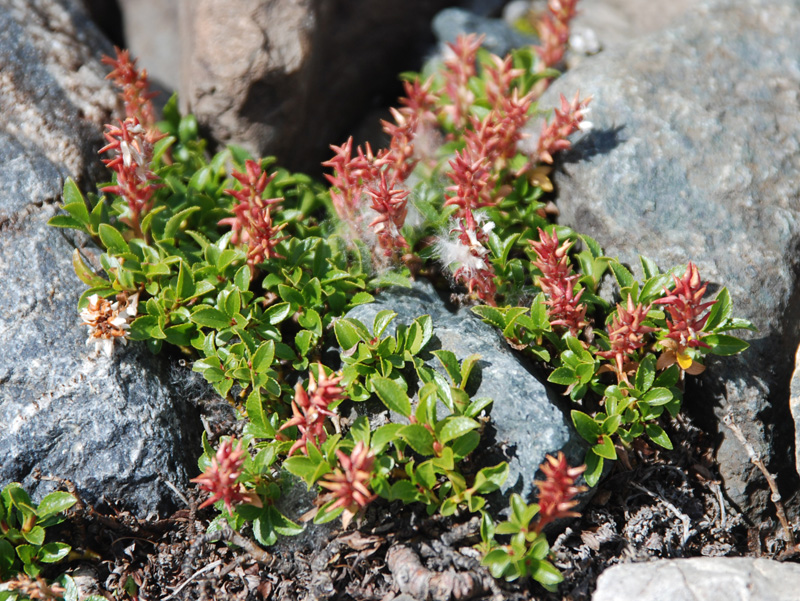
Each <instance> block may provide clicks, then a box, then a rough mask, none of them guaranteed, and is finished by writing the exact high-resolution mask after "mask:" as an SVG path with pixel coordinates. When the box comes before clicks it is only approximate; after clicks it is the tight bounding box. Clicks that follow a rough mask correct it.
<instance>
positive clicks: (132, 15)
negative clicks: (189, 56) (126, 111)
mask: <svg viewBox="0 0 800 601" xmlns="http://www.w3.org/2000/svg"><path fill="white" fill-rule="evenodd" d="M178 4H179V3H178V0H119V6H120V10H121V11H122V24H123V27H124V33H125V46H126V47H127V48H128V49H129V50H130V51H131V55H132V56H134V57H137V58H138V59H139V62H138V64H137V66H138V67H139V68H140V69H141V68H146V69H147V74H148V76H149V79H150V82H151V83H152V84H155V85H156V86H157V88H162V89H164V90H177V89H178V86H179V85H180V79H181V78H180V65H181V38H180V18H179V11H178Z"/></svg>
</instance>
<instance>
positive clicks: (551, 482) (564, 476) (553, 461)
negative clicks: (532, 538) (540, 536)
mask: <svg viewBox="0 0 800 601" xmlns="http://www.w3.org/2000/svg"><path fill="white" fill-rule="evenodd" d="M545 459H546V461H545V462H544V463H543V464H541V465H540V466H539V469H540V470H542V472H543V473H544V475H545V479H544V480H536V481H534V484H536V486H538V487H539V514H538V520H537V522H536V527H535V530H536V532H541V531H542V528H544V527H545V526H546V525H547V524H549V523H551V522H553V521H555V520H558V519H561V518H566V517H577V516H579V515H580V514H579V513H578V512H576V511H571V509H572V508H573V507H575V506H576V505H577V504H578V501H576V500H575V495H577V494H578V493H581V492H583V491H584V490H586V488H585V487H583V486H575V480H576V478H578V476H580V475H581V474H582V473H583V472H584V470H585V469H586V466H585V465H582V466H580V467H570V466H569V464H568V463H567V458H566V457H564V453H562V452H560V451H559V453H558V457H553V456H551V455H547V457H546V458H545Z"/></svg>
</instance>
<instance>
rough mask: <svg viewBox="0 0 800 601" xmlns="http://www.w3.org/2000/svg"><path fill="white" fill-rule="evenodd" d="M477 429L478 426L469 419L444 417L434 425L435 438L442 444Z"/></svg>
mask: <svg viewBox="0 0 800 601" xmlns="http://www.w3.org/2000/svg"><path fill="white" fill-rule="evenodd" d="M478 428H480V424H479V423H478V422H476V421H475V420H474V419H471V418H469V417H464V416H455V417H454V416H451V417H446V418H445V419H443V420H442V421H441V422H439V423H438V424H436V437H437V438H438V439H439V442H441V443H442V444H447V443H448V442H450V441H451V440H455V439H456V438H459V437H460V436H463V435H464V434H466V433H467V432H470V431H472V430H476V429H478Z"/></svg>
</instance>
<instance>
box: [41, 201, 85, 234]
mask: <svg viewBox="0 0 800 601" xmlns="http://www.w3.org/2000/svg"><path fill="white" fill-rule="evenodd" d="M64 208H66V207H64ZM47 225H49V226H50V227H61V228H71V229H73V230H81V231H82V232H83V231H86V226H85V225H84V224H83V223H81V222H80V221H78V220H77V219H75V218H74V217H71V216H69V215H53V216H52V217H51V218H50V219H49V220H48V221H47Z"/></svg>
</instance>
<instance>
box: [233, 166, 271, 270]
mask: <svg viewBox="0 0 800 601" xmlns="http://www.w3.org/2000/svg"><path fill="white" fill-rule="evenodd" d="M232 175H233V177H234V178H235V179H236V180H237V181H238V182H239V183H240V184H241V186H242V187H241V189H239V190H235V189H229V190H225V193H226V194H229V195H230V196H233V197H234V198H235V199H236V200H238V201H239V202H238V204H236V205H234V207H233V209H232V212H233V217H226V218H225V219H220V220H219V222H218V225H228V226H230V228H231V230H232V232H233V235H232V236H231V242H232V243H233V244H245V243H246V244H247V245H248V250H247V263H248V264H249V265H251V266H253V267H255V266H256V265H258V264H259V263H263V262H264V261H268V260H269V259H274V258H278V259H282V258H284V257H282V256H281V255H280V254H278V252H277V251H276V250H275V247H276V246H277V245H278V244H280V243H281V242H282V241H283V240H286V238H287V236H278V234H279V233H280V232H281V230H282V229H283V228H284V227H286V224H285V223H282V224H281V225H275V224H274V222H273V216H272V211H273V210H274V208H275V206H276V205H278V204H279V203H280V202H282V201H283V199H282V198H268V199H265V198H262V197H261V195H262V194H263V193H264V190H266V188H267V186H268V185H269V183H270V182H271V181H272V180H273V179H274V178H275V174H272V175H267V173H266V172H265V171H264V170H263V169H262V168H261V164H260V163H259V162H258V161H252V160H248V161H246V162H245V170H244V172H243V173H242V172H239V171H234V172H233V173H232Z"/></svg>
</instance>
